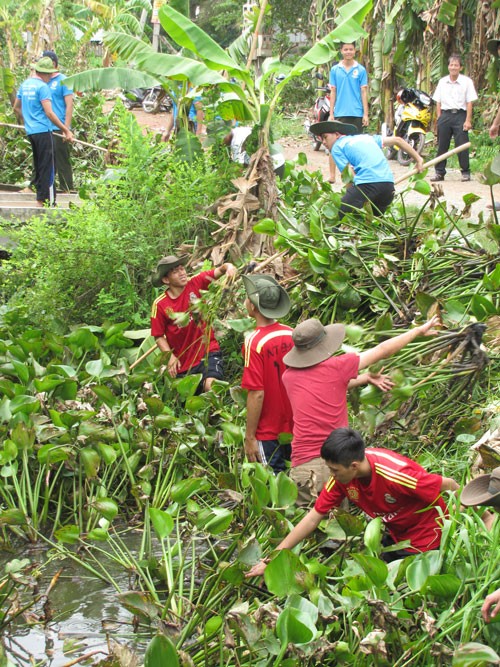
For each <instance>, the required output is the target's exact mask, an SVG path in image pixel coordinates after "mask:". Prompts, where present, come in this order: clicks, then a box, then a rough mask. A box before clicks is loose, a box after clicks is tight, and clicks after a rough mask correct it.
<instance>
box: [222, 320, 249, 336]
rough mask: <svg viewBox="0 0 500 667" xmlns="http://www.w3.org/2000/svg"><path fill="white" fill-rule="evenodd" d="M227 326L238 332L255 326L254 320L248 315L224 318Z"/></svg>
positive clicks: (243, 331)
mask: <svg viewBox="0 0 500 667" xmlns="http://www.w3.org/2000/svg"><path fill="white" fill-rule="evenodd" d="M225 322H226V324H227V326H228V327H229V328H230V329H232V330H233V331H237V332H238V333H245V332H246V331H250V330H251V329H254V328H255V321H254V320H253V319H252V318H250V317H243V318H241V319H239V320H225Z"/></svg>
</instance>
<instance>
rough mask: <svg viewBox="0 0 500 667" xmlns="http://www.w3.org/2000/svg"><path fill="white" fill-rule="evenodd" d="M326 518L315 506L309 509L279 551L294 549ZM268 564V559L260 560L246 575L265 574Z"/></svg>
mask: <svg viewBox="0 0 500 667" xmlns="http://www.w3.org/2000/svg"><path fill="white" fill-rule="evenodd" d="M324 518H325V516H324V514H320V513H319V512H316V510H315V509H314V508H313V509H312V510H309V512H308V513H307V514H306V515H305V517H304V518H303V519H302V521H299V523H298V524H297V525H296V526H295V528H292V530H291V531H290V532H289V533H288V535H287V536H286V537H285V539H284V540H282V541H281V542H280V543H279V544H278V546H277V547H276V550H277V551H279V550H281V549H293V547H295V546H296V545H297V544H299V542H302V540H305V539H306V537H309V535H311V533H312V532H313V531H315V530H316V528H317V527H318V526H319V524H320V522H321V521H322V520H323V519H324ZM266 565H267V562H266V559H263V560H261V561H259V562H258V563H257V564H256V565H254V566H253V567H252V569H251V570H249V571H248V572H247V573H246V575H245V576H246V577H257V576H260V575H262V574H264V570H265V569H266Z"/></svg>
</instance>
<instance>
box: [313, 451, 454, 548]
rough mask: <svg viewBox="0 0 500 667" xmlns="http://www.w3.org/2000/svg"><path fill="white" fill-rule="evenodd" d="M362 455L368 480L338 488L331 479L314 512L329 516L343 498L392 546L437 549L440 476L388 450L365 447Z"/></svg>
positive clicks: (439, 525)
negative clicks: (379, 527)
mask: <svg viewBox="0 0 500 667" xmlns="http://www.w3.org/2000/svg"><path fill="white" fill-rule="evenodd" d="M365 455H366V458H367V459H368V462H369V463H370V467H371V469H372V476H371V478H370V479H369V480H368V479H366V480H365V479H353V480H352V481H351V482H349V484H340V482H336V481H335V480H334V479H333V477H331V478H330V479H329V480H328V482H327V483H326V484H325V486H324V487H323V490H322V491H321V493H320V494H319V497H318V499H317V501H316V504H315V505H314V509H315V510H316V511H317V512H319V513H320V514H328V512H329V511H330V510H331V509H332V508H334V507H338V506H339V505H340V503H341V502H342V500H343V498H345V497H347V498H349V500H352V502H353V503H354V504H355V505H357V506H358V507H360V508H361V509H362V510H363V512H366V514H368V516H371V517H372V518H373V517H376V516H380V517H381V518H382V521H383V522H384V523H385V524H386V526H387V530H388V531H389V533H390V535H391V537H392V539H393V540H394V541H395V542H402V541H403V540H410V542H411V546H412V548H408V550H409V551H430V550H431V549H438V548H439V544H440V542H441V524H440V515H439V512H438V510H437V507H440V508H441V510H443V512H445V513H446V505H445V503H444V501H443V499H442V498H441V496H440V493H441V484H442V481H443V478H442V477H441V475H435V474H433V473H430V472H427V471H426V470H424V469H423V468H422V466H420V465H419V464H418V463H416V462H415V461H412V460H411V459H408V458H406V456H401V454H396V452H392V451H390V450H389V449H378V448H375V447H367V448H366V450H365Z"/></svg>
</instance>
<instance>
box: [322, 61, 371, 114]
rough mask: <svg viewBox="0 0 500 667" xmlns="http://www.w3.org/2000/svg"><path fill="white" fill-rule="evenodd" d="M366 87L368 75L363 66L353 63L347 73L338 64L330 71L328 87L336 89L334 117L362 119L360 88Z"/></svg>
mask: <svg viewBox="0 0 500 667" xmlns="http://www.w3.org/2000/svg"><path fill="white" fill-rule="evenodd" d="M367 85H368V75H367V74H366V69H365V68H364V67H363V65H360V64H359V63H357V62H356V61H354V65H353V66H352V67H351V69H350V70H349V71H347V70H346V69H345V68H344V66H343V65H341V64H340V63H339V64H338V65H335V66H334V67H332V69H331V70H330V86H334V87H335V88H336V98H335V108H334V110H333V113H334V116H338V117H339V118H342V117H343V116H355V117H357V118H362V117H363V102H362V100H361V87H362V86H367Z"/></svg>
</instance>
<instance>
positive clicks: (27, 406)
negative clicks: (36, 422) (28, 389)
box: [10, 394, 40, 415]
mask: <svg viewBox="0 0 500 667" xmlns="http://www.w3.org/2000/svg"><path fill="white" fill-rule="evenodd" d="M39 410H40V401H39V400H38V399H37V398H35V397H34V396H27V395H25V394H21V395H20V396H15V397H14V398H13V399H12V400H11V402H10V411H11V413H12V414H13V415H15V414H17V413H18V412H22V413H23V414H25V415H30V414H32V413H34V412H39Z"/></svg>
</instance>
